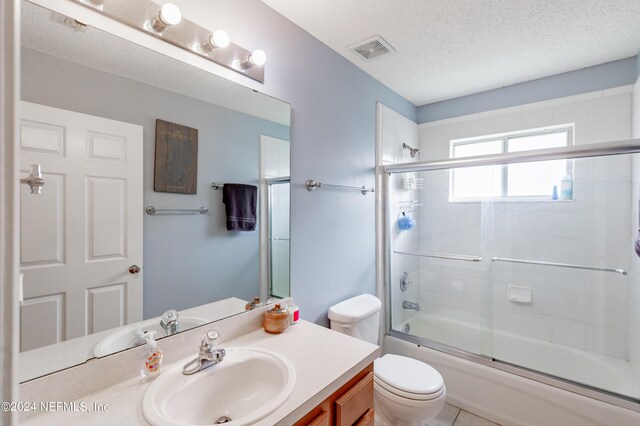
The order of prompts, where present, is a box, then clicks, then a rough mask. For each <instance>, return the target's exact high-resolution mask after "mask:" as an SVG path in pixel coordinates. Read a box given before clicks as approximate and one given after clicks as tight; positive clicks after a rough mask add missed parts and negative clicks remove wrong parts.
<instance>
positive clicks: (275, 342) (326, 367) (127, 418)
mask: <svg viewBox="0 0 640 426" xmlns="http://www.w3.org/2000/svg"><path fill="white" fill-rule="evenodd" d="M159 345H160V347H161V348H162V341H160V343H159ZM197 346H198V342H194V347H195V348H197ZM225 346H253V347H258V348H264V349H269V350H272V351H274V352H277V353H280V354H282V355H284V356H285V357H286V358H288V359H289V361H291V363H292V364H293V365H294V367H295V369H296V384H295V388H294V390H293V393H292V394H291V397H290V398H289V399H288V400H287V402H285V403H284V405H282V406H281V407H280V408H279V409H278V410H276V411H275V412H274V413H272V414H271V415H270V416H267V417H266V418H264V419H263V420H261V421H260V422H258V423H256V425H260V426H272V425H290V424H293V423H294V422H295V421H297V420H298V419H299V418H301V417H302V416H303V415H304V414H306V413H307V412H308V411H310V410H311V409H312V408H314V407H315V406H316V405H318V404H319V403H320V402H322V401H323V400H324V399H326V398H327V397H328V396H329V395H331V394H332V393H333V392H334V391H335V390H337V389H338V388H339V387H340V386H342V385H343V384H345V383H346V382H347V381H348V380H349V379H350V378H351V377H353V376H354V375H355V374H356V373H358V372H359V371H360V370H362V369H363V368H365V367H366V366H367V365H369V364H370V363H371V362H373V361H374V360H375V359H376V358H377V356H378V351H379V348H378V346H375V345H372V344H370V343H367V342H364V341H362V340H358V339H354V338H352V337H349V336H346V335H344V334H340V333H337V332H335V331H332V330H329V329H327V328H324V327H320V326H317V325H315V324H312V323H309V322H306V321H300V322H299V323H298V324H296V325H293V326H291V327H289V329H288V330H287V331H286V332H284V333H282V334H278V335H272V334H269V333H267V332H265V331H264V330H263V329H259V330H255V331H252V332H250V333H248V334H245V335H242V336H240V337H238V338H236V339H233V340H230V341H228V342H223V343H222V344H221V347H225ZM195 352H196V351H194V357H195V356H196V355H197V354H196V353H195ZM167 367H168V366H167V365H165V366H163V368H165V369H167ZM148 386H149V383H141V382H140V378H139V377H133V378H131V379H129V380H126V381H124V382H121V383H119V384H117V385H114V386H111V387H108V388H105V389H102V390H101V391H99V392H96V393H93V394H90V395H87V396H86V397H83V398H81V399H80V400H78V401H76V402H77V403H78V404H79V403H85V404H86V406H87V408H88V411H87V412H84V411H76V412H73V411H58V412H50V413H47V414H43V415H40V416H38V417H35V418H33V419H31V420H29V421H26V422H24V424H28V425H32V426H37V425H46V426H50V425H71V424H73V425H76V424H83V425H85V424H87V425H105V426H106V425H108V426H112V425H114V424H115V425H147V424H148V423H147V422H146V420H145V419H144V417H143V415H142V398H143V397H144V393H145V391H146V389H147V387H148ZM65 402H69V401H65ZM94 403H97V404H103V405H104V404H108V406H109V409H108V411H103V412H100V411H94V410H93V408H94Z"/></svg>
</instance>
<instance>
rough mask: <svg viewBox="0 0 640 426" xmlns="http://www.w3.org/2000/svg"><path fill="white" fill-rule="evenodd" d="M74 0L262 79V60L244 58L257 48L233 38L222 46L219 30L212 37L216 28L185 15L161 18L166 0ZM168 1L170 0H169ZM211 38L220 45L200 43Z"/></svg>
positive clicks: (217, 62)
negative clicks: (173, 18) (250, 48)
mask: <svg viewBox="0 0 640 426" xmlns="http://www.w3.org/2000/svg"><path fill="white" fill-rule="evenodd" d="M73 1H74V2H76V3H80V4H82V5H84V6H87V7H89V8H91V9H93V10H95V11H97V12H99V13H102V14H103V15H105V16H108V17H110V18H112V19H114V20H116V21H118V22H121V23H123V24H126V25H129V26H130V27H133V28H136V29H138V30H141V31H144V32H145V33H147V34H149V35H152V36H154V37H157V38H159V39H161V40H164V41H167V42H169V43H171V44H173V45H175V46H178V47H181V48H183V49H185V50H188V51H190V52H191V53H193V54H195V55H198V56H200V57H203V58H206V59H208V60H210V61H212V62H215V63H216V64H218V65H222V66H223V67H225V68H229V69H231V70H233V71H236V72H238V73H240V74H242V75H246V76H247V77H249V78H252V79H253V80H257V81H259V82H260V83H264V63H262V64H260V62H261V61H258V63H257V64H256V63H254V62H256V61H251V62H249V63H248V62H247V61H248V58H250V57H251V55H252V54H255V52H257V51H256V50H254V51H251V50H247V49H245V48H243V47H241V46H238V45H237V44H235V43H233V42H229V44H228V45H227V46H225V47H223V46H222V45H223V44H224V43H223V42H224V41H225V40H224V37H223V36H222V35H221V33H218V37H216V38H212V36H213V35H214V34H215V32H216V31H215V30H216V28H210V29H207V28H204V27H201V26H199V25H197V24H195V23H193V22H191V21H189V20H188V19H185V18H184V17H182V19H181V20H179V22H178V23H175V24H174V22H175V21H172V20H170V19H167V21H169V22H167V21H163V20H161V19H160V16H161V9H162V7H163V6H166V3H165V4H164V5H160V4H157V3H154V2H152V1H151V0H136V1H131V0H102V1H101V2H98V3H101V4H99V5H97V4H96V2H94V0H73ZM168 3H170V0H169V2H168ZM174 7H175V6H174ZM166 24H168V25H166ZM210 41H214V42H220V45H219V46H214V45H212V44H209V45H206V46H203V45H204V44H206V43H209V42H210ZM203 47H204V48H203ZM260 52H261V51H260ZM262 55H264V53H262ZM262 55H261V54H258V57H259V59H260V60H261V59H262V58H263V56H262ZM264 59H265V60H266V56H264ZM247 65H250V66H247Z"/></svg>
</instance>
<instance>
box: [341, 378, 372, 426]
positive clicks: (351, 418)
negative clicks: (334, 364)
mask: <svg viewBox="0 0 640 426" xmlns="http://www.w3.org/2000/svg"><path fill="white" fill-rule="evenodd" d="M335 407H336V426H352V425H353V424H354V423H355V422H356V421H357V420H358V419H359V418H360V417H362V416H363V415H364V414H365V413H367V411H368V410H369V409H372V408H373V371H370V372H369V373H368V374H367V375H366V376H364V377H363V378H362V379H361V380H360V381H359V382H358V383H356V384H355V385H353V387H352V388H351V389H349V390H348V391H347V392H346V393H345V394H343V395H342V396H341V397H340V398H338V399H337V400H336V404H335ZM372 411H373V410H372ZM365 424H366V423H365Z"/></svg>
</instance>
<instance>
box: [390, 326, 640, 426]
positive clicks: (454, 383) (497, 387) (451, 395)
mask: <svg viewBox="0 0 640 426" xmlns="http://www.w3.org/2000/svg"><path fill="white" fill-rule="evenodd" d="M417 316H420V317H422V316H423V315H420V314H419V315H417ZM417 316H416V317H417ZM418 319H420V322H421V323H422V324H420V325H418V324H416V323H415V321H416V320H418ZM424 321H427V322H428V323H430V324H429V325H430V326H434V327H436V328H437V329H440V328H443V326H444V328H445V329H447V330H444V329H442V330H439V331H441V332H444V331H447V334H448V337H452V338H453V339H454V340H455V338H456V337H458V338H464V337H466V338H468V337H469V336H470V335H471V334H474V332H475V333H478V332H479V329H478V328H476V330H472V328H473V327H472V326H471V324H466V325H467V327H461V325H462V324H461V323H457V324H453V323H449V321H447V320H445V319H444V318H439V319H438V318H412V319H410V320H409V321H407V322H410V323H412V324H411V328H412V329H414V328H418V327H420V328H422V327H421V326H426V325H427V324H424ZM416 325H417V326H418V327H415V326H416ZM412 331H413V330H412ZM433 331H436V334H438V333H437V331H438V330H433ZM456 332H459V333H460V334H459V335H457V336H456V334H457V333H456ZM418 334H421V333H418ZM476 335H477V334H476ZM464 340H466V339H464ZM509 348H510V349H511V350H509ZM494 350H497V351H498V352H501V353H502V354H503V355H507V353H509V354H508V355H509V360H511V361H512V360H514V359H520V358H521V357H527V356H528V357H529V358H531V357H530V355H531V353H532V352H535V353H536V354H538V355H540V356H539V357H536V358H537V359H538V360H546V361H549V362H550V363H551V365H552V366H553V365H554V364H555V366H560V365H564V366H565V368H566V367H567V366H568V367H569V368H570V369H573V367H575V366H580V367H582V368H587V369H588V370H589V372H590V373H591V374H596V375H598V376H599V377H600V378H603V373H606V374H604V376H609V379H610V380H611V379H612V380H614V381H616V382H617V381H618V380H620V379H623V380H624V379H625V377H624V375H623V374H620V373H623V371H621V370H625V368H623V367H624V366H623V365H621V364H627V363H626V362H622V360H617V361H620V362H619V363H616V362H614V363H608V362H603V361H605V359H606V358H612V357H598V356H594V355H593V354H590V353H588V352H586V351H581V350H575V349H572V348H568V347H564V346H561V345H556V344H549V343H546V342H541V341H536V340H534V339H528V338H523V337H519V336H516V335H512V334H508V333H500V332H497V333H495V334H494ZM384 352H385V353H393V354H398V355H404V356H409V357H412V358H415V359H419V360H421V361H424V362H426V363H428V364H430V365H432V366H433V367H434V368H436V369H437V370H438V371H439V372H440V373H441V374H442V376H443V377H444V380H445V383H446V385H447V392H448V395H447V400H448V402H450V403H452V404H454V405H457V406H459V407H461V408H463V409H466V410H468V411H471V412H473V413H476V414H478V415H481V416H483V417H485V418H488V419H490V420H493V421H495V422H497V423H500V424H503V425H532V426H533V425H545V426H547V425H549V426H551V425H563V426H573V425H576V426H577V425H580V426H582V425H585V426H586V425H602V426H604V425H606V426H611V425H616V426H626V425H629V426H638V425H640V412H637V411H633V410H629V409H626V408H622V407H618V406H616V405H613V404H609V403H606V402H603V401H599V400H596V399H593V398H589V397H586V396H583V395H579V394H576V393H573V392H570V391H567V390H564V389H560V388H557V387H554V386H551V385H548V384H545V383H541V382H538V381H535V380H532V379H529V378H526V377H521V376H518V375H515V374H511V373H509V372H506V371H502V370H499V369H497V368H492V367H489V366H486V365H483V364H480V363H477V362H473V361H469V360H466V359H463V358H460V357H457V356H453V355H449V354H446V353H444V352H440V351H436V350H433V349H430V348H427V347H424V346H418V345H416V344H415V343H411V342H408V341H405V340H402V339H400V338H397V337H393V336H385V338H384ZM581 353H583V355H584V357H582V358H579V357H578V358H576V355H580V354H581ZM503 358H506V356H503ZM576 359H578V361H576ZM612 359H613V358H612ZM573 370H574V371H573V372H574V373H576V371H575V369H573ZM629 372H630V370H629ZM598 373H600V374H598ZM626 380H628V382H627V383H625V385H624V386H623V388H626V389H625V390H626V391H631V392H629V393H631V394H636V392H637V381H636V380H635V377H633V376H631V377H629V376H627V377H626Z"/></svg>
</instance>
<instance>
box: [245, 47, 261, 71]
mask: <svg viewBox="0 0 640 426" xmlns="http://www.w3.org/2000/svg"><path fill="white" fill-rule="evenodd" d="M266 62H267V54H266V53H264V51H262V50H254V51H253V52H251V53H250V54H249V55H247V56H246V57H245V58H244V59H243V60H242V61H241V62H240V66H241V67H242V69H248V68H251V67H254V66H262V65H264V64H265V63H266Z"/></svg>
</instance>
